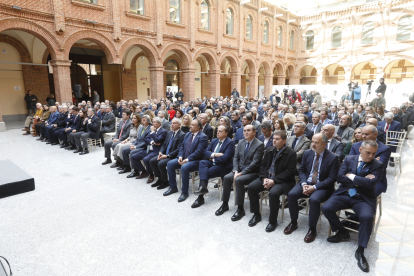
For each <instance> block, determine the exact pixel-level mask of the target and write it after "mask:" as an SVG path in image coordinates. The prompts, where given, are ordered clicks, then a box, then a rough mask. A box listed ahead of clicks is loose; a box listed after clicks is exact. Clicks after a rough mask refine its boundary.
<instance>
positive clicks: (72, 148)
mask: <svg viewBox="0 0 414 276" xmlns="http://www.w3.org/2000/svg"><path fill="white" fill-rule="evenodd" d="M75 149H76V147H75V146H71V147H70V148H68V150H75Z"/></svg>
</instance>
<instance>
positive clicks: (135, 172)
mask: <svg viewBox="0 0 414 276" xmlns="http://www.w3.org/2000/svg"><path fill="white" fill-rule="evenodd" d="M130 170H131V169H130ZM137 175H139V172H137V171H135V170H133V171H132V173H130V174H129V175H128V176H127V178H133V177H136V176H137Z"/></svg>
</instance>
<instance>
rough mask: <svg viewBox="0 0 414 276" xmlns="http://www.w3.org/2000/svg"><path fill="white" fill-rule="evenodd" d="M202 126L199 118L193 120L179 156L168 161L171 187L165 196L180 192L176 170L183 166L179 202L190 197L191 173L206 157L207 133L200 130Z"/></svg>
mask: <svg viewBox="0 0 414 276" xmlns="http://www.w3.org/2000/svg"><path fill="white" fill-rule="evenodd" d="M202 126H203V125H202V124H201V121H200V120H198V119H195V120H193V121H192V122H191V127H190V131H189V132H187V134H186V135H185V137H184V142H183V143H182V144H181V147H180V151H179V152H178V158H175V159H173V160H171V161H170V162H168V163H167V172H168V179H169V184H170V187H169V188H168V190H167V191H166V192H165V193H164V196H169V195H172V194H174V193H178V188H177V180H176V173H175V170H177V169H180V168H181V181H182V183H181V184H182V190H181V192H182V193H181V195H180V197H179V198H178V202H183V201H184V200H186V199H187V198H188V186H189V178H190V173H191V172H194V171H196V170H198V168H199V163H200V161H201V160H203V159H204V152H205V151H206V149H207V147H208V138H207V135H205V134H204V133H203V132H202V131H200V130H201V127H202Z"/></svg>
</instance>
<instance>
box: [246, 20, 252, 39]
mask: <svg viewBox="0 0 414 276" xmlns="http://www.w3.org/2000/svg"><path fill="white" fill-rule="evenodd" d="M246 38H247V39H249V40H252V39H253V18H252V16H251V15H249V16H247V22H246Z"/></svg>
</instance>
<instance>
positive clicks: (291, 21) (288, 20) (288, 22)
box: [287, 19, 296, 23]
mask: <svg viewBox="0 0 414 276" xmlns="http://www.w3.org/2000/svg"><path fill="white" fill-rule="evenodd" d="M293 21H296V19H291V20H288V21H287V23H290V22H293Z"/></svg>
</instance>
